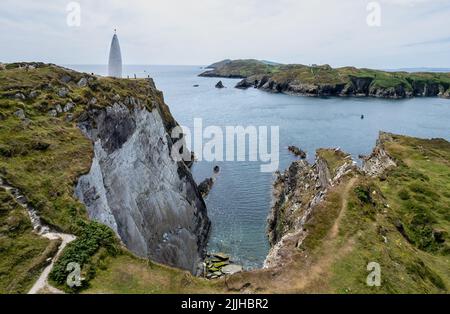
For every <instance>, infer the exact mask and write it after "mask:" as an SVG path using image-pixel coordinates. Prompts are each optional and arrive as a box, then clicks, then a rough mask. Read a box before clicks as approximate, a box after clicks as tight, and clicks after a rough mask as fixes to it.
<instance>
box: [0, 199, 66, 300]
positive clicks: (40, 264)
mask: <svg viewBox="0 0 450 314" xmlns="http://www.w3.org/2000/svg"><path fill="white" fill-rule="evenodd" d="M58 245H59V242H58V241H49V240H47V239H44V238H41V237H39V236H38V235H36V234H34V233H32V227H31V223H30V220H29V218H28V214H27V213H26V210H25V209H24V208H22V207H21V206H20V205H19V204H17V203H16V201H15V200H14V198H13V197H12V195H11V194H9V193H8V192H6V191H4V190H0V256H1V258H0V293H1V294H4V293H26V292H28V290H29V289H30V288H31V286H32V284H33V283H34V281H35V280H36V279H37V278H38V277H39V275H40V272H41V271H42V269H43V268H44V266H45V265H46V259H47V258H48V257H51V256H53V254H55V252H56V251H57V249H58Z"/></svg>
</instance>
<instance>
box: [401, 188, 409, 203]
mask: <svg viewBox="0 0 450 314" xmlns="http://www.w3.org/2000/svg"><path fill="white" fill-rule="evenodd" d="M398 197H400V199H401V200H404V201H406V200H409V198H410V195H409V192H408V191H407V190H405V189H401V190H400V192H398Z"/></svg>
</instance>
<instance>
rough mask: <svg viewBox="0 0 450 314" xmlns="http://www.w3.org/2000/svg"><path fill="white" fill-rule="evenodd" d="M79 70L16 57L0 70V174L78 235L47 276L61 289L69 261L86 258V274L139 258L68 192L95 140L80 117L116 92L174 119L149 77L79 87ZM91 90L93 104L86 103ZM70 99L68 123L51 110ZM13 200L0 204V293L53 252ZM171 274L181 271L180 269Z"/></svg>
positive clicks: (49, 219) (18, 285)
mask: <svg viewBox="0 0 450 314" xmlns="http://www.w3.org/2000/svg"><path fill="white" fill-rule="evenodd" d="M64 77H66V78H67V77H70V82H69V83H64V80H63V78H64ZM82 77H86V78H88V77H91V76H89V75H87V74H81V73H77V72H73V71H69V70H66V69H63V68H60V67H55V66H49V65H43V64H40V65H38V67H37V68H36V69H31V70H29V71H26V70H25V69H24V68H19V67H18V65H17V64H12V65H8V66H7V70H0V175H1V176H2V178H5V179H6V180H7V181H8V182H9V183H10V184H11V185H13V186H15V187H17V188H19V189H20V190H21V191H22V192H23V194H24V195H26V197H27V198H28V200H29V203H30V204H31V205H32V206H33V207H34V208H36V209H37V210H38V212H39V215H40V216H41V218H42V220H43V221H44V222H45V223H47V224H50V225H52V226H53V227H54V228H56V229H58V230H62V231H64V232H67V233H74V234H76V235H77V236H78V239H77V240H76V241H74V242H72V243H70V244H69V245H68V246H67V248H66V249H65V251H64V253H63V255H62V257H61V258H60V262H59V263H57V264H56V266H55V269H56V270H55V271H54V272H53V273H52V274H51V276H50V278H51V279H52V282H53V283H54V284H55V285H57V286H59V287H60V288H65V287H63V285H62V284H63V283H64V279H65V276H63V275H64V274H65V271H64V268H65V264H67V262H68V261H69V260H70V261H78V262H80V263H81V264H82V265H83V276H84V277H86V278H87V279H88V280H89V279H92V278H94V277H95V274H96V271H97V270H99V269H101V268H102V267H106V266H105V265H108V264H109V263H111V265H112V266H111V267H113V266H114V265H118V262H116V260H115V258H117V259H118V261H121V260H123V259H124V258H125V257H124V256H127V261H128V262H129V263H130V265H131V264H132V263H133V262H135V263H136V264H137V265H141V264H142V261H140V260H139V259H137V258H133V257H131V256H130V255H129V253H128V252H127V250H125V249H124V248H121V247H120V246H119V245H118V243H117V240H116V239H115V237H114V236H113V235H112V231H111V230H109V229H108V228H104V227H102V226H100V225H98V224H95V223H93V222H90V221H89V220H88V216H87V213H86V210H85V207H84V206H83V205H82V204H80V203H79V202H78V201H77V200H76V199H75V198H74V196H73V195H74V186H75V184H76V180H77V178H78V177H79V176H80V175H82V174H84V173H87V172H88V171H89V169H90V166H91V159H92V154H93V150H92V144H91V143H90V141H89V140H88V139H87V138H85V137H84V135H83V134H82V133H81V131H80V130H79V129H78V127H77V126H76V121H77V119H78V117H80V116H82V115H83V114H85V112H86V111H87V110H88V109H95V108H102V107H104V106H107V105H109V104H112V103H113V100H112V99H113V97H114V96H115V95H120V96H121V98H122V99H124V98H125V97H128V96H133V97H135V98H138V99H140V100H141V101H142V102H143V103H144V104H146V106H147V107H148V109H152V108H155V106H156V107H157V108H158V109H159V110H160V112H161V114H162V116H163V118H164V120H165V123H166V125H167V127H168V128H171V127H173V126H174V125H175V121H174V120H173V117H172V116H171V114H170V111H169V109H168V108H167V106H166V105H165V104H164V101H163V97H162V93H160V92H159V91H157V90H156V89H154V88H152V87H150V84H149V83H148V82H147V81H146V80H118V79H112V78H96V77H91V78H92V80H91V81H90V82H89V84H88V86H86V87H78V85H77V84H76V83H77V82H78V81H79V80H80V79H81V78H82ZM62 87H65V88H68V89H69V95H68V97H66V98H63V97H60V96H58V91H59V89H60V88H62ZM34 90H36V91H38V96H37V97H36V98H35V99H30V98H27V99H25V100H22V99H16V98H15V97H14V96H15V95H16V94H17V93H23V94H24V95H27V96H28V95H29V94H30V92H31V91H34ZM93 97H95V98H96V99H97V103H96V104H95V105H93V104H91V105H89V104H88V103H89V101H90V100H91V99H92V98H93ZM69 101H72V102H73V103H75V105H76V106H75V108H74V109H73V111H72V112H71V113H70V114H72V115H73V120H71V121H70V122H69V121H68V120H67V117H68V115H69V113H62V114H59V115H58V117H51V116H50V115H49V114H48V111H49V110H51V109H54V108H56V106H57V105H61V106H64V105H65V104H66V103H67V102H69ZM18 109H22V110H23V111H24V112H25V116H26V118H27V119H28V120H25V121H22V119H20V118H19V117H17V116H16V115H15V114H14V113H15V112H17V110H18ZM0 193H1V195H0V196H1V197H2V199H8V198H10V197H11V195H9V193H6V192H4V191H3V190H2V191H0ZM10 202H13V200H9V199H8V202H6V201H2V202H1V204H0V206H1V207H0V209H1V212H0V215H1V216H0V219H1V220H0V223H1V225H0V226H1V232H0V261H1V262H0V292H5V293H6V292H13V293H14V292H26V291H27V289H28V288H29V287H30V285H31V283H32V282H33V281H34V280H35V279H36V278H37V276H38V274H39V272H40V270H42V267H43V263H42V258H44V257H45V258H44V261H45V259H46V258H47V257H48V256H51V254H50V255H49V253H48V252H47V251H48V249H47V251H46V247H47V246H48V245H49V243H48V241H47V240H45V239H42V238H40V237H38V236H36V235H34V234H33V233H32V232H31V225H30V223H29V222H28V221H29V220H28V216H27V213H26V212H25V210H23V209H22V208H17V204H13V205H11V204H10ZM14 206H15V209H14V210H12V209H11V208H12V207H14ZM27 222H28V223H27ZM19 227H20V229H17V228H19ZM18 230H19V231H20V232H19V231H18ZM52 248H53V249H54V248H57V245H56V246H55V245H53V247H52ZM105 261H107V262H105ZM119 264H120V263H119ZM172 273H174V274H180V275H182V274H184V272H181V271H177V270H173V271H172ZM174 289H176V288H175V287H174ZM169 290H170V287H167V290H166V291H169Z"/></svg>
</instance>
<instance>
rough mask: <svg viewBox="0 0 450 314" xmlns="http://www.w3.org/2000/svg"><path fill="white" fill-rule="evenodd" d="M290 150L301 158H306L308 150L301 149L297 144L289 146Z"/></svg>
mask: <svg viewBox="0 0 450 314" xmlns="http://www.w3.org/2000/svg"><path fill="white" fill-rule="evenodd" d="M288 150H289V151H290V152H291V153H292V154H294V155H295V156H297V157H299V158H301V159H306V152H304V151H303V150H301V149H300V148H298V147H297V146H289V147H288Z"/></svg>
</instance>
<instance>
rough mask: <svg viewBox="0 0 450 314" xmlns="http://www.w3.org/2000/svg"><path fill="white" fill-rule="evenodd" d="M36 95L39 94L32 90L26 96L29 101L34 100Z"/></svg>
mask: <svg viewBox="0 0 450 314" xmlns="http://www.w3.org/2000/svg"><path fill="white" fill-rule="evenodd" d="M38 95H39V92H38V91H35V90H33V91H31V92H30V94H29V95H28V97H29V98H30V99H35V98H36V97H37V96H38Z"/></svg>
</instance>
